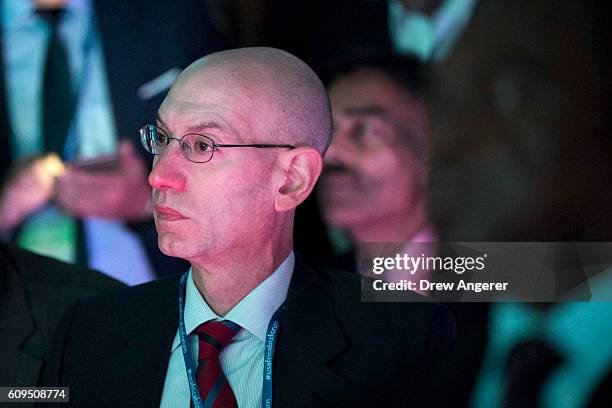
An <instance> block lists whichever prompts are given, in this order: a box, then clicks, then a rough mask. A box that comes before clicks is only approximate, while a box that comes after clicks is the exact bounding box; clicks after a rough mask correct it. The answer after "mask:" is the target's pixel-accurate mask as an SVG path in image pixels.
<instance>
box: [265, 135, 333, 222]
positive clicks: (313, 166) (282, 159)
mask: <svg viewBox="0 0 612 408" xmlns="http://www.w3.org/2000/svg"><path fill="white" fill-rule="evenodd" d="M322 168H323V158H322V157H321V153H319V151H318V150H316V149H315V148H313V147H308V146H303V147H297V148H295V149H292V150H288V151H286V152H283V154H281V155H279V160H278V167H277V169H278V177H279V187H278V191H277V192H276V199H275V200H274V210H275V211H278V212H284V211H289V210H292V209H294V208H295V207H297V206H298V205H299V204H300V203H301V202H302V201H304V200H305V199H306V197H308V195H309V194H310V192H311V191H312V189H313V188H314V185H315V183H316V182H317V180H318V179H319V175H320V174H321V169H322Z"/></svg>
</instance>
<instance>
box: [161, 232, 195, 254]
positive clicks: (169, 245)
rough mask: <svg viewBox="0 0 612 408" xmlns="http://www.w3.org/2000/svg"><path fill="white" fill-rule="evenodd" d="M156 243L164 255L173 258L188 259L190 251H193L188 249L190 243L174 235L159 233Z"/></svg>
mask: <svg viewBox="0 0 612 408" xmlns="http://www.w3.org/2000/svg"><path fill="white" fill-rule="evenodd" d="M157 244H158V246H159V250H160V251H161V252H162V253H163V254H164V255H167V256H172V257H175V258H182V259H189V258H190V253H191V252H193V250H190V245H188V244H187V243H186V242H184V241H183V240H181V239H177V238H176V237H168V236H164V235H160V236H159V237H158V238H157Z"/></svg>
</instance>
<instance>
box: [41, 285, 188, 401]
mask: <svg viewBox="0 0 612 408" xmlns="http://www.w3.org/2000/svg"><path fill="white" fill-rule="evenodd" d="M177 298H178V277H172V278H167V279H160V280H157V281H154V282H151V283H148V284H144V285H139V286H136V287H132V288H128V289H127V290H125V291H120V292H116V293H113V294H110V295H107V296H103V297H98V298H95V299H87V300H84V301H82V302H77V303H76V304H75V305H73V307H71V309H70V310H69V311H68V312H67V313H66V315H65V316H64V318H63V320H62V323H61V324H60V328H59V329H58V335H57V338H56V342H55V346H54V350H53V358H52V361H51V364H50V366H49V368H48V370H47V371H46V373H45V379H44V383H45V384H47V385H57V386H67V387H71V394H70V402H71V403H73V404H74V405H75V406H87V407H106V406H159V401H160V398H161V392H162V389H163V381H164V378H165V374H166V369H167V365H168V360H169V358H170V352H171V347H172V341H173V339H174V335H175V333H176V329H177V327H178V301H177ZM100 384H104V386H103V387H101V386H100Z"/></svg>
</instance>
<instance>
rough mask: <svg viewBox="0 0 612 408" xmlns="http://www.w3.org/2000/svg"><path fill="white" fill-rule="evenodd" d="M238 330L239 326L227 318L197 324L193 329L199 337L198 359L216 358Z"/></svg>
mask: <svg viewBox="0 0 612 408" xmlns="http://www.w3.org/2000/svg"><path fill="white" fill-rule="evenodd" d="M239 330H240V326H239V325H237V324H236V323H234V322H231V321H229V320H224V321H221V322H206V323H203V324H201V325H199V326H198V327H197V328H196V330H195V331H196V334H197V335H198V338H199V342H198V343H199V351H198V360H201V359H218V358H219V355H220V354H221V352H222V351H223V349H225V347H227V346H228V345H229V344H230V342H231V341H232V339H233V338H234V336H235V335H236V333H238V331H239Z"/></svg>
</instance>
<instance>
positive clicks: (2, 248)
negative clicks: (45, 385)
mask: <svg viewBox="0 0 612 408" xmlns="http://www.w3.org/2000/svg"><path fill="white" fill-rule="evenodd" d="M122 287H123V285H122V284H121V283H119V282H117V281H115V280H113V279H111V278H109V277H107V276H105V275H102V274H101V273H97V272H94V271H90V270H83V269H79V268H76V267H75V266H73V265H69V264H65V263H63V262H60V261H57V260H54V259H51V258H47V257H42V256H39V255H35V254H33V253H31V252H28V251H24V250H22V249H19V248H16V247H11V246H6V245H4V244H0V361H2V370H0V386H3V387H4V386H14V387H26V386H30V387H31V386H36V385H38V384H39V381H40V376H41V373H42V369H43V366H44V364H45V362H46V360H47V359H48V358H49V353H50V349H51V345H52V341H53V337H54V334H55V329H56V326H57V324H58V323H59V321H60V318H61V316H62V314H63V313H64V311H65V310H66V309H67V308H68V306H70V305H71V304H72V303H73V302H75V301H76V300H78V299H80V298H84V297H87V296H93V295H96V294H102V293H107V292H110V291H112V290H117V289H120V288H122Z"/></svg>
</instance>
